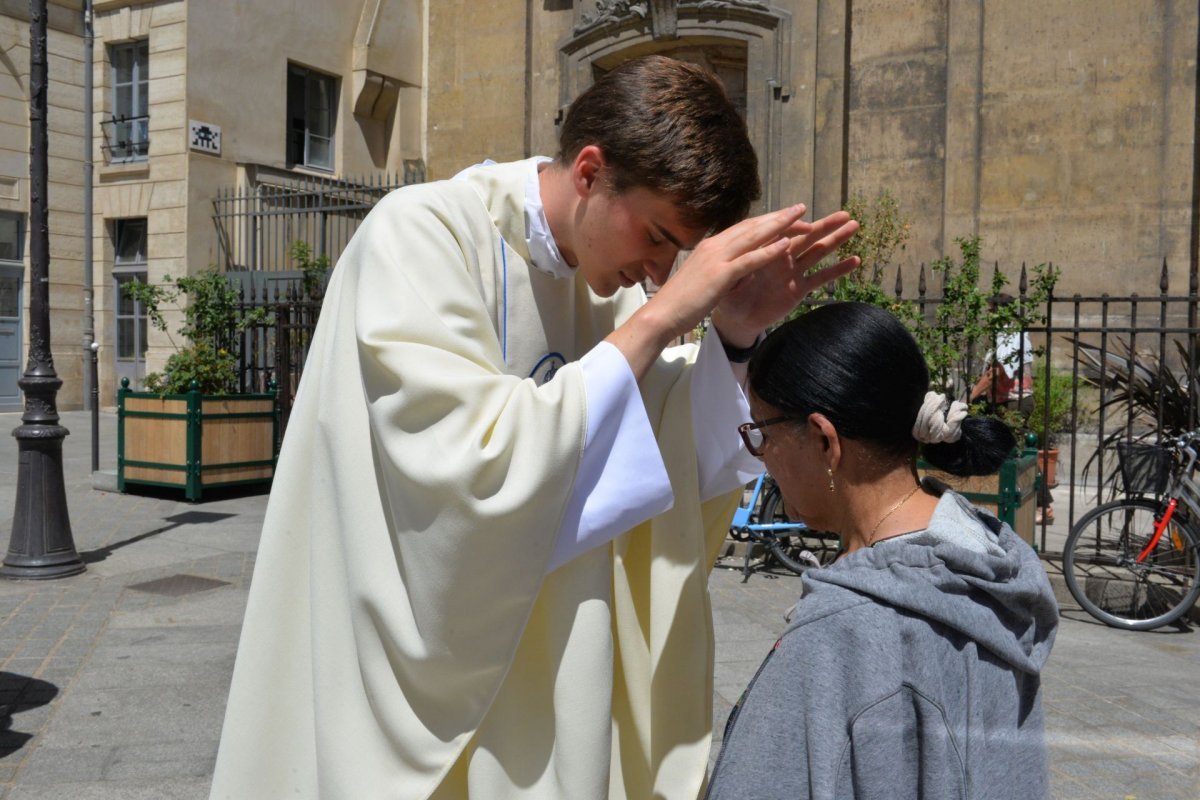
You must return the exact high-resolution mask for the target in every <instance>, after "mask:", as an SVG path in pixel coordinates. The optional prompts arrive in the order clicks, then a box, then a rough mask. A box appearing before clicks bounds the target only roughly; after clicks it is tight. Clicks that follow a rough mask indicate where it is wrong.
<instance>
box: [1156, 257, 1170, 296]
mask: <svg viewBox="0 0 1200 800" xmlns="http://www.w3.org/2000/svg"><path fill="white" fill-rule="evenodd" d="M1168 286H1170V280H1169V278H1168V277H1167V259H1166V257H1164V258H1163V265H1162V275H1161V276H1160V277H1159V279H1158V288H1159V289H1160V290H1162V293H1163V294H1166V293H1167V287H1168Z"/></svg>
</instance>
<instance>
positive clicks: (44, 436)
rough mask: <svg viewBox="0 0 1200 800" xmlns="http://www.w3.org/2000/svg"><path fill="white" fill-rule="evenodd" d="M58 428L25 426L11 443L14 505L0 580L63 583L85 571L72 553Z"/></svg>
mask: <svg viewBox="0 0 1200 800" xmlns="http://www.w3.org/2000/svg"><path fill="white" fill-rule="evenodd" d="M67 433H68V431H67V429H66V428H64V427H63V426H61V425H44V424H26V425H22V426H20V427H18V428H17V429H16V430H14V431H13V436H15V437H16V438H17V448H18V465H17V502H16V508H15V509H14V513H13V529H12V538H11V539H10V540H9V545H8V554H7V555H6V556H5V557H4V563H3V565H2V566H0V577H3V578H16V579H24V580H43V579H48V578H65V577H67V576H69V575H77V574H79V573H80V572H83V571H84V570H85V569H87V565H86V564H84V563H83V559H81V558H80V557H79V554H78V553H77V552H75V542H74V539H73V537H72V535H71V520H70V516H69V514H68V512H67V493H66V485H65V483H64V481H63V463H62V443H63V439H65V438H66V436H67Z"/></svg>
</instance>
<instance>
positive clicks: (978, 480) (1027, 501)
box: [917, 447, 1038, 550]
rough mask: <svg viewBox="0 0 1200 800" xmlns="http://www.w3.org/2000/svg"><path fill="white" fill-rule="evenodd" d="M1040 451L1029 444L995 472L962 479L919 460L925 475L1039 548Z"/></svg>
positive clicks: (1035, 547) (919, 466)
mask: <svg viewBox="0 0 1200 800" xmlns="http://www.w3.org/2000/svg"><path fill="white" fill-rule="evenodd" d="M1037 460H1038V459H1037V450H1036V449H1034V448H1030V447H1027V448H1025V449H1024V450H1020V451H1017V452H1015V453H1014V454H1013V455H1012V457H1010V458H1009V459H1008V460H1006V461H1005V462H1004V463H1003V464H1002V465H1001V466H1000V471H999V472H997V473H996V474H995V475H981V476H976V477H971V478H960V477H957V476H955V475H948V474H946V473H945V472H940V471H938V470H935V469H933V467H931V466H930V465H929V464H927V463H925V462H924V461H919V462H918V463H917V469H918V470H919V471H920V472H921V474H922V475H931V476H933V477H935V478H937V479H938V480H940V481H942V482H943V483H945V484H946V485H947V486H949V487H950V488H951V489H953V490H954V491H956V492H958V493H959V494H961V495H962V496H963V497H966V498H967V499H968V500H970V501H971V502H972V503H974V504H975V505H977V506H980V507H981V508H986V509H987V510H989V511H991V512H992V513H993V514H995V515H996V517H997V518H999V519H1000V521H1002V522H1006V523H1008V525H1009V527H1011V528H1012V529H1013V530H1014V531H1016V533H1017V535H1018V536H1020V537H1021V538H1022V539H1024V540H1025V541H1026V542H1027V543H1028V544H1029V545H1031V546H1032V547H1033V548H1034V549H1035V550H1036V549H1037V545H1035V544H1034V542H1033V533H1034V529H1035V527H1036V526H1035V524H1034V518H1035V516H1036V514H1037V493H1038V484H1037V481H1038V465H1037Z"/></svg>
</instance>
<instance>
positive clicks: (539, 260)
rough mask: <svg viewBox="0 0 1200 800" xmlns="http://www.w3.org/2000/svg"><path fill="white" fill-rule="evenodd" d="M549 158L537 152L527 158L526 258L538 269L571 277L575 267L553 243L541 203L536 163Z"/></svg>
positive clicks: (554, 274)
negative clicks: (527, 252)
mask: <svg viewBox="0 0 1200 800" xmlns="http://www.w3.org/2000/svg"><path fill="white" fill-rule="evenodd" d="M550 160H551V159H549V158H546V157H545V156H537V157H535V158H532V159H530V161H529V179H528V180H527V181H526V182H525V244H526V246H527V247H528V248H529V260H530V261H532V262H533V265H534V266H535V267H537V268H538V269H540V270H541V271H542V272H545V273H547V274H548V275H553V276H554V277H556V278H573V277H575V268H574V267H572V266H571V265H570V264H568V263H567V262H566V260H565V259H563V257H562V253H560V252H559V250H558V245H557V244H555V243H554V236H553V235H551V233H550V221H549V220H547V219H546V207H545V206H543V205H542V189H541V184H540V182H539V181H538V167H539V166H540V165H542V164H545V163H546V162H547V161H550Z"/></svg>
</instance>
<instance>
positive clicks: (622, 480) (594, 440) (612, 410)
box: [546, 342, 736, 573]
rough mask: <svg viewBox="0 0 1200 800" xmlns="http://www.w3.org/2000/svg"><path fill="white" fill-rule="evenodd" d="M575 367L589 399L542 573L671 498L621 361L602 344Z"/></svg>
mask: <svg viewBox="0 0 1200 800" xmlns="http://www.w3.org/2000/svg"><path fill="white" fill-rule="evenodd" d="M579 365H580V367H581V368H582V371H583V384H584V392H585V395H586V397H587V437H586V439H585V440H584V447H583V456H582V458H581V459H580V463H579V472H578V474H577V476H576V478H575V485H574V486H573V487H572V489H571V497H570V499H568V501H567V511H566V515H565V516H564V517H563V520H562V524H561V525H560V526H559V529H558V536H557V538H556V540H555V544H554V552H553V553H552V554H551V556H550V561H549V563H548V564H547V566H546V572H547V573H549V572H552V571H553V570H555V569H557V568H558V567H561V566H562V565H563V564H565V563H567V562H568V561H570V560H571V559H573V558H575V557H576V556H578V555H581V554H583V553H585V552H587V551H588V550H591V549H592V548H595V547H599V546H600V545H603V544H607V543H608V542H610V541H612V540H613V539H614V538H616V537H617V536H619V535H621V534H622V533H624V532H625V531H627V530H629V529H630V528H632V527H634V526H635V525H639V524H641V523H642V522H645V521H646V520H648V519H650V518H651V517H656V516H658V515H659V514H661V513H663V512H664V511H667V510H668V509H670V508H671V506H672V505H673V504H674V501H675V498H674V495H673V493H672V491H671V480H670V478H668V477H667V467H666V465H665V464H664V463H663V460H662V456H661V455H660V454H659V452H658V440H657V439H656V437H655V435H654V429H653V428H652V427H651V426H650V419H649V418H648V417H647V416H646V408H645V405H644V404H643V403H642V395H641V393H640V392H639V391H638V385H637V380H636V379H635V378H634V376H633V370H631V369H630V368H629V362H628V361H626V360H625V356H623V355H622V354H621V351H620V350H618V349H617V348H616V347H614V346H613V345H611V344H609V343H608V342H601V343H600V344H598V345H596V346H595V347H594V348H592V350H591V351H589V352H588V353H587V355H585V356H584V357H583V358H581V359H580V360H579ZM735 435H736V433H735Z"/></svg>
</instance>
